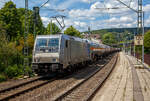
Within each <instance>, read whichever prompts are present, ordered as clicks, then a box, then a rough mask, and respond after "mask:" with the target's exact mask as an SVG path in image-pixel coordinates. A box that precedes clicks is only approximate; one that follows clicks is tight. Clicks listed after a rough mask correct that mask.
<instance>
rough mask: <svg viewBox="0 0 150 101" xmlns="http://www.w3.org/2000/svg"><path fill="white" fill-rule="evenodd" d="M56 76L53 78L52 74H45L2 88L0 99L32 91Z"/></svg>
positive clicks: (0, 100)
mask: <svg viewBox="0 0 150 101" xmlns="http://www.w3.org/2000/svg"><path fill="white" fill-rule="evenodd" d="M53 76H54V75H53ZM55 79H56V78H52V76H43V77H37V78H35V79H32V80H29V81H26V82H22V83H20V84H17V85H15V86H12V87H8V88H5V89H2V90H0V101H3V100H9V99H11V98H14V97H16V96H18V95H20V94H23V93H25V92H28V91H31V90H33V89H35V88H37V87H40V86H43V85H45V84H47V83H49V82H52V81H53V80H55Z"/></svg>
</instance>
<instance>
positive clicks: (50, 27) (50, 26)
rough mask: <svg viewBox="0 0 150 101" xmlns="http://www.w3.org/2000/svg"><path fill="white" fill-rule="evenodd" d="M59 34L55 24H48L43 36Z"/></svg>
mask: <svg viewBox="0 0 150 101" xmlns="http://www.w3.org/2000/svg"><path fill="white" fill-rule="evenodd" d="M59 32H60V29H59V27H58V26H57V25H56V24H55V23H49V24H48V25H47V28H46V33H45V34H57V33H59Z"/></svg>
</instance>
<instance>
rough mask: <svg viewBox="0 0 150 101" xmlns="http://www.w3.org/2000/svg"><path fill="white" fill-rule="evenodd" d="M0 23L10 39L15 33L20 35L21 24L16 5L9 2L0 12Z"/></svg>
mask: <svg viewBox="0 0 150 101" xmlns="http://www.w3.org/2000/svg"><path fill="white" fill-rule="evenodd" d="M0 21H3V23H4V24H5V26H4V27H5V28H6V32H7V34H8V35H9V36H10V38H14V37H15V36H16V35H17V33H20V25H21V22H20V20H19V16H18V12H17V8H16V5H15V4H14V3H13V2H12V1H9V2H7V3H6V4H5V5H4V7H3V8H2V9H1V10H0Z"/></svg>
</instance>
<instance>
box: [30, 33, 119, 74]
mask: <svg viewBox="0 0 150 101" xmlns="http://www.w3.org/2000/svg"><path fill="white" fill-rule="evenodd" d="M117 50H118V49H115V48H111V47H110V46H107V45H104V44H99V43H95V42H92V41H91V40H88V39H81V38H78V37H73V36H69V35H65V34H58V35H38V36H37V37H36V39H35V43H34V49H33V60H32V68H33V71H34V72H35V73H41V72H50V71H63V70H69V69H71V68H73V67H75V66H78V65H81V64H86V63H89V62H91V61H95V60H97V59H98V58H99V57H101V56H103V55H106V54H110V53H112V52H115V51H117Z"/></svg>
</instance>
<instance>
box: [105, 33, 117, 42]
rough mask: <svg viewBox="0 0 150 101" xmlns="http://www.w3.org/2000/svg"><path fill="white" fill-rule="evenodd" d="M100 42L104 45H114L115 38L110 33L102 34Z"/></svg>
mask: <svg viewBox="0 0 150 101" xmlns="http://www.w3.org/2000/svg"><path fill="white" fill-rule="evenodd" d="M102 41H103V43H104V44H108V45H112V44H116V39H115V36H114V35H113V34H112V33H107V34H104V35H103V37H102Z"/></svg>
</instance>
